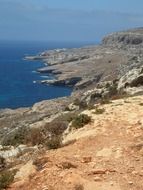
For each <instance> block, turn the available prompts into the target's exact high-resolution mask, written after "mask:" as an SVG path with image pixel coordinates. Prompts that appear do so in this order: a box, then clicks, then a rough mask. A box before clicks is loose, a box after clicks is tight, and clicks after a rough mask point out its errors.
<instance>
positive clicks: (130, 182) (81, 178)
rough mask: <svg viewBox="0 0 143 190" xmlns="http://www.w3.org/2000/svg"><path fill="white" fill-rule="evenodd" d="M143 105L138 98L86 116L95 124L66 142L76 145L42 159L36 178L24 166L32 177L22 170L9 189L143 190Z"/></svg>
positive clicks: (128, 99) (35, 173) (28, 167)
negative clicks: (100, 112)
mask: <svg viewBox="0 0 143 190" xmlns="http://www.w3.org/2000/svg"><path fill="white" fill-rule="evenodd" d="M142 105H143V96H138V97H132V98H126V99H120V100H116V101H112V103H110V104H107V105H102V106H100V108H104V110H105V111H104V113H102V114H96V113H95V109H92V110H85V111H84V113H86V114H88V115H90V116H91V117H92V122H91V123H90V124H88V125H86V126H84V127H83V128H81V129H78V130H75V131H72V132H71V133H69V134H68V135H67V136H65V139H64V141H65V142H69V141H70V142H73V143H71V144H70V145H68V146H65V147H63V148H60V149H58V150H55V151H47V152H45V153H44V154H43V155H41V156H39V158H38V160H37V163H38V164H37V165H38V168H39V169H38V168H36V169H34V171H35V172H34V173H33V169H32V170H31V164H29V165H27V167H26V166H25V167H26V168H27V172H28V171H29V170H30V171H31V173H29V175H27V176H26V175H25V170H23V169H21V170H20V173H21V176H22V177H19V179H18V180H16V181H15V183H14V184H12V185H11V187H10V189H11V190H14V189H15V190H18V189H19V190H26V189H29V190H32V189H33V190H46V189H49V190H53V189H54V190H59V189H60V190H61V189H62V190H67V189H69V190H74V189H75V190H77V189H84V190H93V189H96V190H103V189H110V190H127V189H132V190H142V187H143V186H142V185H143V183H142V178H143V166H142V163H143V119H142V114H143V106H142ZM32 168H35V166H34V164H33V167H32ZM30 174H31V175H30ZM23 176H24V177H23ZM28 176H30V177H28Z"/></svg>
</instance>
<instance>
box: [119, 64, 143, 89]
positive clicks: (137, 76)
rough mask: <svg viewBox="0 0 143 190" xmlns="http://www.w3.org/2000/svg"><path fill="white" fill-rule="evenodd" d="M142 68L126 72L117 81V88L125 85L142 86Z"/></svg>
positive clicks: (125, 86)
mask: <svg viewBox="0 0 143 190" xmlns="http://www.w3.org/2000/svg"><path fill="white" fill-rule="evenodd" d="M142 70H143V68H138V69H132V70H131V71H129V72H127V73H126V74H125V75H124V76H123V77H121V79H120V80H119V83H118V89H119V90H120V89H123V88H127V87H139V86H143V72H142Z"/></svg>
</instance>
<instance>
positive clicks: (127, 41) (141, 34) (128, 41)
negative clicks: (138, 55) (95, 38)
mask: <svg viewBox="0 0 143 190" xmlns="http://www.w3.org/2000/svg"><path fill="white" fill-rule="evenodd" d="M102 42H103V44H105V45H112V44H117V43H119V44H124V45H141V44H142V45H143V28H138V29H133V30H127V31H123V32H116V33H113V34H109V35H108V36H106V37H105V38H104V39H103V41H102Z"/></svg>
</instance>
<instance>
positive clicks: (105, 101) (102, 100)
mask: <svg viewBox="0 0 143 190" xmlns="http://www.w3.org/2000/svg"><path fill="white" fill-rule="evenodd" d="M110 103H112V102H111V101H110V100H109V99H108V98H102V99H101V100H100V104H110Z"/></svg>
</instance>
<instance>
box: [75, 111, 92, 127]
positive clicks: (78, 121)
mask: <svg viewBox="0 0 143 190" xmlns="http://www.w3.org/2000/svg"><path fill="white" fill-rule="evenodd" d="M89 122H91V117H89V116H88V115H86V114H80V115H78V116H77V117H75V119H74V120H73V121H72V128H75V129H78V128H81V127H83V126H84V125H86V124H88V123H89Z"/></svg>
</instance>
